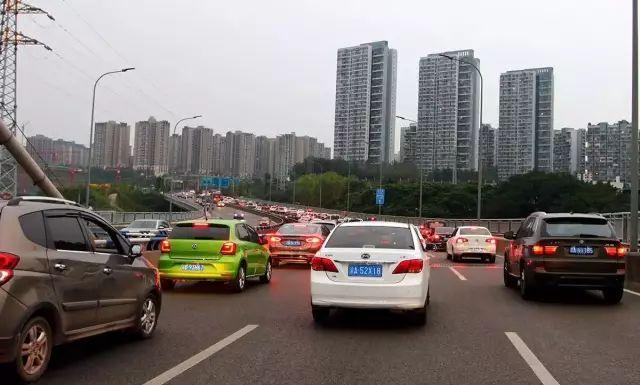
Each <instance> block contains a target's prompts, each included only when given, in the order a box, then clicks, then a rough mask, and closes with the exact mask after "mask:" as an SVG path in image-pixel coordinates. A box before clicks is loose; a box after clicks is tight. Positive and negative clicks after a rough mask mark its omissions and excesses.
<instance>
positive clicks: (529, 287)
mask: <svg viewBox="0 0 640 385" xmlns="http://www.w3.org/2000/svg"><path fill="white" fill-rule="evenodd" d="M519 283H520V296H521V297H522V298H523V299H525V300H530V299H533V297H534V295H535V288H534V287H533V284H532V283H531V282H530V281H529V280H528V279H527V275H526V274H525V272H524V269H523V268H521V269H520V281H519Z"/></svg>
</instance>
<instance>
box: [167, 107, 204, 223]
mask: <svg viewBox="0 0 640 385" xmlns="http://www.w3.org/2000/svg"><path fill="white" fill-rule="evenodd" d="M201 117H202V115H195V116H190V117H188V118H182V119H180V120H178V121H177V122H176V124H175V125H174V126H173V133H172V135H171V136H173V135H175V134H176V130H177V129H178V124H180V123H182V122H184V121H185V120H191V119H197V118H201ZM169 174H171V170H169ZM169 180H170V181H171V182H170V184H169V222H172V221H173V201H172V199H173V176H172V175H169Z"/></svg>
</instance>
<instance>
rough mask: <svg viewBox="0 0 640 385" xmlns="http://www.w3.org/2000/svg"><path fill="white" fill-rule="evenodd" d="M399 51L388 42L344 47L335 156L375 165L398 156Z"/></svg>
mask: <svg viewBox="0 0 640 385" xmlns="http://www.w3.org/2000/svg"><path fill="white" fill-rule="evenodd" d="M396 67H397V52H396V50H395V49H391V48H389V44H388V42H386V41H378V42H372V43H365V44H361V45H358V46H355V47H347V48H340V49H339V50H338V56H337V70H336V105H335V126H334V141H333V143H334V155H335V157H336V158H341V159H348V160H352V161H369V162H372V163H379V162H380V161H381V160H382V161H383V162H390V161H391V160H392V159H393V154H394V145H395V144H394V138H395V114H396V72H397V68H396Z"/></svg>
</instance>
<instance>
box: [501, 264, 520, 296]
mask: <svg viewBox="0 0 640 385" xmlns="http://www.w3.org/2000/svg"><path fill="white" fill-rule="evenodd" d="M502 274H503V280H504V286H505V287H508V288H509V289H515V288H516V287H518V278H516V277H514V276H513V275H511V274H510V273H509V269H508V267H507V258H506V257H505V258H504V268H503V269H502Z"/></svg>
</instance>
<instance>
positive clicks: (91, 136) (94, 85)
mask: <svg viewBox="0 0 640 385" xmlns="http://www.w3.org/2000/svg"><path fill="white" fill-rule="evenodd" d="M134 69H135V68H134V67H127V68H123V69H121V70H118V71H109V72H105V73H103V74H102V75H100V76H99V77H98V79H96V82H95V83H93V97H92V99H91V126H90V127H89V166H88V169H87V193H86V195H87V196H86V205H87V207H89V194H90V190H91V187H90V186H91V158H92V155H91V152H92V151H93V119H94V116H95V110H96V88H97V87H98V82H99V81H100V79H102V78H103V77H105V76H107V75H111V74H117V73H120V72H127V71H132V70H134Z"/></svg>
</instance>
